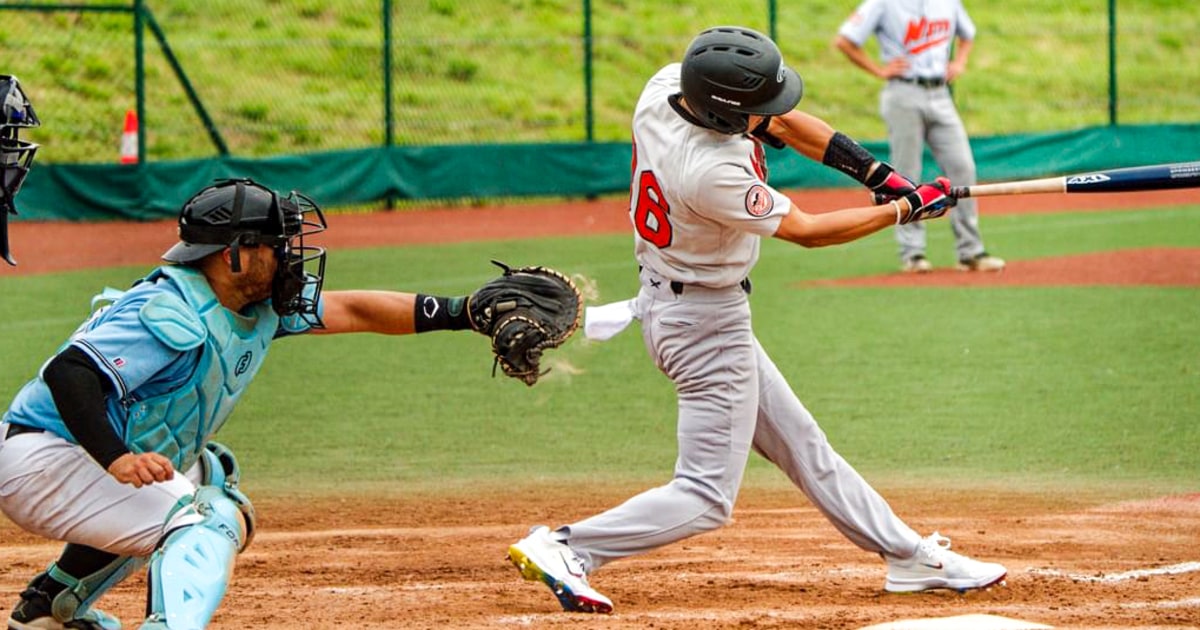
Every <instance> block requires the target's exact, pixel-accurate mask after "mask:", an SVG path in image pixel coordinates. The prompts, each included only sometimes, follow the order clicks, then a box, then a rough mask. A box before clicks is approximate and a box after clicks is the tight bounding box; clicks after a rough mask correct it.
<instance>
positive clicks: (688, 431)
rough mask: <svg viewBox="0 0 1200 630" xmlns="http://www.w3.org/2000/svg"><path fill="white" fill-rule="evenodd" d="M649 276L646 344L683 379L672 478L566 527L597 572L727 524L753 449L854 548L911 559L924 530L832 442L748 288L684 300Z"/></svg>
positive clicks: (699, 292) (641, 300)
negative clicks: (774, 347) (798, 389)
mask: <svg viewBox="0 0 1200 630" xmlns="http://www.w3.org/2000/svg"><path fill="white" fill-rule="evenodd" d="M648 273H649V272H645V271H644V272H643V288H642V290H641V292H639V294H638V299H637V306H636V311H637V313H638V316H639V319H641V322H642V337H643V340H644V341H645V344H646V348H647V350H649V352H650V355H651V356H652V357H654V360H655V363H656V364H657V365H658V367H659V369H661V370H662V372H663V373H664V374H666V375H667V376H668V377H669V378H670V379H671V380H672V381H674V382H675V388H676V392H677V395H678V400H679V418H678V425H677V429H676V432H677V439H678V442H679V456H678V459H677V460H676V462H675V478H674V479H672V480H671V482H670V483H668V484H667V485H665V486H660V487H658V488H654V489H652V490H647V491H646V492H643V493H641V494H639V495H637V496H635V497H633V498H631V499H629V500H628V501H626V502H625V503H623V504H621V505H619V506H617V507H615V508H612V509H610V510H608V511H607V512H604V513H602V514H599V515H596V516H593V517H591V518H588V519H584V520H582V521H579V522H577V523H574V524H572V525H570V526H568V527H566V528H562V529H561V530H560V532H562V533H565V534H566V535H567V536H566V537H567V540H566V542H567V543H568V544H569V545H570V546H571V548H572V549H573V550H574V551H575V552H576V553H578V554H579V555H580V557H582V558H583V560H584V562H585V563H586V564H587V567H588V570H589V571H591V570H595V569H598V568H600V567H601V566H603V565H604V564H606V563H608V562H610V561H612V560H615V559H617V558H622V557H625V556H630V555H635V554H639V553H643V552H646V551H650V550H652V549H655V548H657V547H661V546H663V545H667V544H669V543H672V542H675V541H678V540H682V539H684V538H687V537H689V536H693V535H696V534H699V533H702V532H706V531H709V530H713V529H716V528H718V527H721V526H722V525H724V524H725V523H726V522H728V521H729V518H730V515H731V514H732V512H733V505H734V501H735V500H736V499H737V492H738V487H739V486H740V485H741V482H742V473H743V471H744V470H745V466H746V460H747V458H748V457H749V454H750V449H751V448H752V447H753V448H754V450H756V451H758V452H759V453H760V454H762V455H763V456H764V457H766V458H767V459H768V460H770V461H771V462H773V463H774V464H775V465H776V466H778V467H779V468H780V469H782V470H783V471H784V473H786V474H787V476H788V477H789V478H790V479H791V480H792V482H793V483H795V484H796V485H797V486H798V487H799V488H800V489H801V490H802V491H803V492H804V494H805V495H807V496H808V498H809V499H810V500H811V501H812V502H813V504H814V505H815V506H816V507H817V508H818V509H820V510H821V512H822V513H824V514H825V516H826V517H828V518H829V520H830V521H831V522H832V523H833V525H834V526H835V527H837V529H838V530H839V531H841V532H842V534H844V535H845V536H846V537H847V538H849V539H850V540H851V541H852V542H853V543H855V544H856V545H858V546H859V547H862V548H863V549H865V550H867V551H872V552H877V553H884V554H887V555H890V556H896V557H900V558H907V557H909V556H911V555H912V554H913V552H914V551H915V549H916V546H917V543H918V542H919V541H920V537H919V536H918V535H917V534H916V532H914V531H913V530H912V529H910V528H909V527H908V526H907V525H906V524H904V522H903V521H901V520H900V519H899V518H898V517H897V516H896V515H895V514H894V513H893V512H892V510H891V508H890V507H889V506H888V504H887V502H885V501H884V500H883V498H882V497H880V496H879V494H878V493H876V492H875V490H874V489H873V488H871V486H870V485H868V484H867V482H866V481H865V480H864V479H863V478H862V477H861V476H859V474H858V473H857V472H856V471H855V470H854V469H853V468H851V467H850V465H849V464H847V463H846V461H845V460H843V459H842V457H841V456H840V455H838V454H837V453H836V452H835V451H834V450H833V448H832V447H831V446H830V445H829V442H828V441H826V439H825V434H824V432H823V431H821V429H820V427H818V426H817V423H816V421H815V420H814V419H813V417H812V415H811V414H810V413H809V412H808V410H807V409H805V408H804V405H802V404H801V403H800V400H799V399H798V398H796V395H795V394H794V393H793V392H792V390H791V388H790V387H789V386H788V384H787V382H786V381H785V380H784V378H783V375H782V374H780V372H779V370H778V369H777V368H776V367H775V364H774V363H773V362H772V361H771V359H770V358H769V357H767V354H766V353H765V352H764V351H763V349H762V347H761V346H760V345H759V343H758V340H757V339H756V338H755V337H754V332H753V330H751V327H750V305H749V301H748V300H747V298H746V294H745V292H744V291H743V290H742V289H741V288H740V287H738V286H733V287H729V288H727V289H700V288H697V287H690V286H689V287H685V288H684V290H683V292H682V294H680V295H678V296H676V295H675V294H674V292H673V291H672V290H671V289H670V286H669V283H668V282H666V281H664V280H662V279H659V278H653V277H647V276H648ZM655 284H657V286H655Z"/></svg>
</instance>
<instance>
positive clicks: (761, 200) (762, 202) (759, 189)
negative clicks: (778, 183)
mask: <svg viewBox="0 0 1200 630" xmlns="http://www.w3.org/2000/svg"><path fill="white" fill-rule="evenodd" d="M774 207H775V198H774V197H772V196H771V193H770V192H768V191H767V187H766V186H763V185H762V184H755V185H753V186H751V187H750V190H748V191H746V212H749V213H750V216H752V217H765V216H767V215H768V214H770V213H771V210H772V209H773V208H774Z"/></svg>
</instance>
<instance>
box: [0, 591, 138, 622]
mask: <svg viewBox="0 0 1200 630" xmlns="http://www.w3.org/2000/svg"><path fill="white" fill-rule="evenodd" d="M8 629H9V630H65V629H70V630H121V622H120V621H119V620H117V618H116V617H113V616H112V615H109V614H106V613H104V612H102V611H99V610H95V609H92V610H89V611H87V612H86V613H84V614H83V615H80V616H79V617H78V618H76V619H72V620H70V621H67V622H65V623H64V622H61V621H59V620H57V619H55V618H54V616H53V615H51V614H50V597H49V596H48V595H46V593H45V592H43V591H41V590H39V589H36V588H27V589H25V590H24V591H22V592H21V601H20V602H19V603H17V606H16V607H15V608H13V611H12V615H11V616H9V618H8Z"/></svg>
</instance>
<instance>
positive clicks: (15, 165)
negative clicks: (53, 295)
mask: <svg viewBox="0 0 1200 630" xmlns="http://www.w3.org/2000/svg"><path fill="white" fill-rule="evenodd" d="M41 124H42V123H41V121H39V120H38V117H37V114H36V113H34V111H33V105H32V104H31V103H30V102H29V99H28V98H26V97H25V92H23V91H22V90H21V83H20V82H19V81H18V80H17V77H14V76H12V75H7V74H0V257H3V258H4V260H6V261H8V264H10V265H15V264H17V263H16V261H15V260H13V259H12V256H11V255H10V254H9V251H8V215H9V213H12V214H16V213H17V206H16V201H15V200H16V196H17V193H18V192H20V191H21V184H22V183H24V182H25V176H26V175H28V174H29V169H30V168H32V167H33V156H34V154H36V153H37V150H38V145H36V144H33V143H32V142H26V141H24V140H21V139H20V137H19V135H18V134H19V132H20V130H21V129H23V128H30V127H37V126H39V125H41Z"/></svg>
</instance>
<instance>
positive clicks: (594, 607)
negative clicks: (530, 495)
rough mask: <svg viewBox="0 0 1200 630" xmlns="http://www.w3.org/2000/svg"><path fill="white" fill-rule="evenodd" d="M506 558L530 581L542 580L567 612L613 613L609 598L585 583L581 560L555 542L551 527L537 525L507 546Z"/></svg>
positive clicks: (562, 545) (565, 546)
mask: <svg viewBox="0 0 1200 630" xmlns="http://www.w3.org/2000/svg"><path fill="white" fill-rule="evenodd" d="M508 560H509V562H512V563H513V566H515V567H517V570H518V571H520V572H521V577H523V578H525V579H526V580H529V581H531V582H542V583H543V584H545V585H546V586H548V587H550V591H551V592H552V593H554V596H555V597H557V598H558V603H560V604H562V607H563V610H565V611H567V612H585V613H603V614H608V613H610V612H612V601H611V600H609V599H608V598H607V597H605V596H603V595H601V594H600V593H598V592H596V590H595V589H593V588H592V587H591V586H589V585H588V581H587V573H586V572H585V571H584V568H583V561H582V560H581V559H580V558H579V556H577V555H575V552H574V551H571V548H570V547H568V546H567V545H565V544H563V543H560V542H558V541H557V540H555V539H554V537H553V536H552V535H551V533H550V528H549V527H546V526H545V525H537V526H535V527H534V528H533V529H531V530H529V535H528V536H526V537H525V538H522V539H521V540H520V541H518V542H517V543H516V544H514V545H512V546H511V547H509V548H508Z"/></svg>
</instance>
